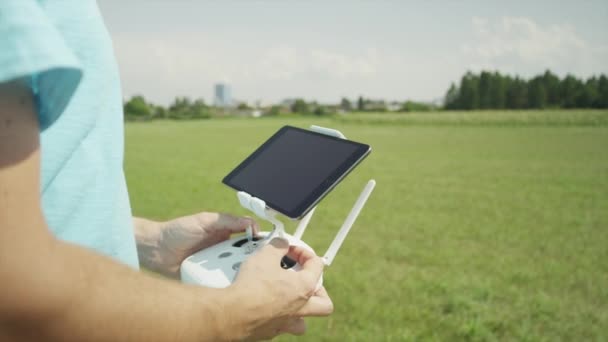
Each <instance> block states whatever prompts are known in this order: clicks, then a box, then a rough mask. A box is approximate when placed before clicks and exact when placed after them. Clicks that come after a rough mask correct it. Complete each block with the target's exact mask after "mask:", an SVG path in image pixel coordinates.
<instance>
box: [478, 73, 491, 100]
mask: <svg viewBox="0 0 608 342" xmlns="http://www.w3.org/2000/svg"><path fill="white" fill-rule="evenodd" d="M491 86H492V74H491V73H490V72H488V71H482V72H481V74H480V75H479V108H481V109H488V108H492V98H491V90H492V88H491Z"/></svg>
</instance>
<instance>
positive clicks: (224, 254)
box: [218, 252, 232, 259]
mask: <svg viewBox="0 0 608 342" xmlns="http://www.w3.org/2000/svg"><path fill="white" fill-rule="evenodd" d="M231 255H232V253H230V252H224V253H222V254H220V255H218V258H220V259H221V258H227V257H229V256H231Z"/></svg>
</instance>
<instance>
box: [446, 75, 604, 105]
mask: <svg viewBox="0 0 608 342" xmlns="http://www.w3.org/2000/svg"><path fill="white" fill-rule="evenodd" d="M444 108H445V109H465V110H467V109H477V108H483V109H486V108H492V109H501V108H508V109H527V108H536V109H543V108H608V78H607V77H606V75H600V76H599V77H597V76H593V77H590V78H588V79H587V80H586V81H585V80H580V79H577V78H576V77H574V76H572V75H567V76H566V77H565V78H564V79H563V80H561V81H560V79H559V78H558V77H557V76H555V75H554V74H553V73H551V71H549V70H546V71H545V72H544V74H542V75H538V76H536V77H533V78H531V79H529V80H525V79H522V78H520V77H517V76H516V77H515V78H512V77H511V76H508V75H506V76H502V75H501V74H500V73H498V72H494V73H490V72H487V71H482V72H481V73H480V74H479V75H476V74H473V73H471V72H470V71H469V72H467V73H466V74H465V75H464V76H463V77H462V78H461V80H460V86H456V85H454V84H453V83H452V84H451V85H450V88H449V89H448V91H447V93H446V96H445V101H444Z"/></svg>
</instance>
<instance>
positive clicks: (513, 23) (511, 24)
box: [461, 17, 608, 76]
mask: <svg viewBox="0 0 608 342" xmlns="http://www.w3.org/2000/svg"><path fill="white" fill-rule="evenodd" d="M471 25H472V29H473V40H472V41H469V42H467V43H465V44H462V45H461V53H462V55H463V57H464V58H465V59H468V60H469V65H468V66H469V68H471V69H482V68H485V69H498V70H501V71H507V72H513V73H518V74H526V75H527V76H528V75H529V74H536V73H540V72H542V71H543V70H544V69H547V68H549V69H551V70H554V71H555V72H558V73H560V74H565V73H568V72H571V73H574V74H576V75H578V76H588V75H590V74H593V73H598V72H604V71H606V70H607V69H608V68H607V65H606V62H605V61H606V60H608V48H607V47H606V46H596V45H593V44H591V43H589V42H587V41H586V40H585V39H583V38H582V37H581V36H580V35H579V34H577V32H576V31H575V30H574V28H573V27H571V26H569V25H547V26H543V25H540V24H538V23H536V22H535V21H533V20H532V19H529V18H524V17H503V18H501V19H500V20H499V21H496V22H490V20H489V19H486V18H479V17H473V18H472V19H471Z"/></svg>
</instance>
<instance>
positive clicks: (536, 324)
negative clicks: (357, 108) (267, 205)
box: [126, 111, 608, 341]
mask: <svg viewBox="0 0 608 342" xmlns="http://www.w3.org/2000/svg"><path fill="white" fill-rule="evenodd" d="M491 114H492V115H495V116H498V117H497V118H493V117H490V114H488V113H484V112H477V113H472V114H463V113H437V114H413V115H412V114H406V116H397V115H388V116H387V115H386V114H372V115H369V116H368V117H366V116H364V115H357V116H354V117H337V118H334V119H318V120H317V119H315V118H294V119H288V118H274V119H257V120H256V119H225V120H209V121H192V122H170V121H164V122H150V123H132V124H128V125H127V128H126V131H127V142H126V173H127V178H128V183H129V189H130V194H131V199H132V205H133V210H134V213H135V214H138V215H143V216H149V217H152V218H158V219H165V218H170V217H173V216H177V215H182V214H188V213H192V212H196V211H201V210H215V211H228V212H233V213H237V214H247V213H246V212H245V211H244V210H243V209H242V208H240V206H239V205H238V202H237V199H236V195H235V193H234V191H232V190H230V189H229V188H227V187H225V186H223V185H222V184H221V179H222V177H223V176H224V175H225V174H226V173H227V172H228V171H230V170H231V169H232V168H233V167H234V166H235V165H236V164H237V163H238V162H240V161H241V160H242V159H243V158H244V157H245V156H246V155H248V154H249V153H250V152H251V151H252V149H253V148H254V147H255V146H258V145H259V144H260V143H261V142H263V141H264V140H265V139H266V138H267V137H268V136H269V135H270V134H271V133H273V132H274V131H275V130H277V129H278V128H279V127H280V126H282V125H285V124H292V125H296V126H300V127H306V126H307V125H309V124H311V123H315V124H320V125H325V126H331V127H335V128H338V129H340V130H342V131H343V132H344V133H345V134H346V135H347V136H349V137H350V138H352V139H354V140H359V141H363V142H367V143H369V144H371V145H372V146H373V152H372V154H371V155H370V157H369V158H368V159H367V160H366V161H365V162H364V163H363V164H362V165H361V166H360V167H359V168H358V169H357V170H355V171H354V172H353V173H352V174H351V175H349V176H348V178H347V179H346V180H345V181H344V182H343V183H342V184H341V185H340V186H338V187H337V189H336V190H335V191H334V192H333V193H332V194H330V195H329V196H328V198H326V199H325V200H324V201H323V202H321V205H320V206H319V209H318V210H317V213H316V214H315V217H314V218H313V220H312V221H311V226H310V227H309V229H308V231H307V233H306V234H305V236H304V238H305V240H306V241H307V242H309V243H310V244H311V245H312V246H313V247H314V248H315V249H316V250H317V251H318V252H323V251H324V250H325V248H326V247H327V245H328V243H329V241H330V240H331V238H332V237H333V235H334V233H335V232H336V230H337V229H338V227H339V226H340V224H341V223H342V219H343V218H344V216H345V215H346V214H347V213H348V210H349V209H350V206H351V205H352V203H353V202H354V200H355V199H356V196H357V195H358V192H359V191H360V189H361V188H362V187H363V185H364V184H365V182H366V180H367V179H369V178H375V179H376V180H377V182H378V185H377V187H376V191H375V192H374V194H372V197H371V198H370V201H369V202H368V205H367V207H366V208H365V209H364V211H363V212H362V214H361V216H360V217H359V220H358V221H357V223H356V224H355V226H354V228H353V230H352V232H351V234H350V236H349V237H348V239H347V240H346V242H345V244H344V246H343V247H342V250H341V252H340V253H339V254H338V257H337V258H336V260H335V262H334V264H333V265H332V266H331V267H330V268H328V269H327V272H326V274H325V285H326V287H327V289H328V291H329V292H330V294H331V295H332V298H333V300H334V303H335V313H334V314H333V315H332V316H331V317H329V318H322V319H310V320H309V332H308V333H307V335H306V336H305V337H303V338H301V339H300V340H310V341H319V340H321V341H351V340H353V341H403V340H470V341H492V340H501V341H502V340H524V341H526V340H527V341H555V340H563V341H588V340H606V339H608V124H606V123H607V121H608V120H607V119H606V118H607V117H608V112H606V111H604V112H601V111H600V112H598V111H595V112H582V113H575V112H536V113H535V112H523V113H514V112H511V113H504V114H501V113H491ZM446 115H447V116H446ZM469 115H470V116H469ZM450 116H452V117H454V118H456V119H449V120H446V117H450ZM524 116H525V118H526V119H525V120H524V119H521V118H522V117H524ZM513 117H515V118H516V119H513ZM411 118H418V119H415V120H413V119H411ZM556 118H560V119H556ZM408 120H410V121H408ZM556 120H557V121H559V124H555V122H556ZM514 122H516V123H514ZM543 122H545V123H544V124H543ZM590 122H591V124H590ZM291 227H293V224H292V225H291ZM291 339H294V340H295V338H292V337H283V338H281V339H280V340H282V341H288V340H291Z"/></svg>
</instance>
